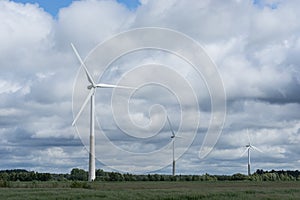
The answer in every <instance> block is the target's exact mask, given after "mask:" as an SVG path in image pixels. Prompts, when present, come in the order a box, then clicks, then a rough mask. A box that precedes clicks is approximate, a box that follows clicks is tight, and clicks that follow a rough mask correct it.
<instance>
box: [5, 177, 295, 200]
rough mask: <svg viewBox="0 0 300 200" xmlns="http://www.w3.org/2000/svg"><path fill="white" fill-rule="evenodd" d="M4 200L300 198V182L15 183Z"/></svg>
mask: <svg viewBox="0 0 300 200" xmlns="http://www.w3.org/2000/svg"><path fill="white" fill-rule="evenodd" d="M81 186H83V187H85V188H74V187H81ZM71 187H73V188H71ZM0 199H8V200H13V199H30V200H33V199H35V200H38V199H47V200H54V199H65V200H67V199H130V200H131V199H161V200H177V199H178V200H181V199H183V200H184V199H186V200H196V199H225V200H226V199H256V200H259V199H300V182H299V181H293V182H250V181H243V182H238V181H235V182H221V181H218V182H94V183H86V182H76V183H75V184H74V182H73V183H72V182H27V183H26V182H12V183H10V188H0Z"/></svg>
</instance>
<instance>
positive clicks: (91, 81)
mask: <svg viewBox="0 0 300 200" xmlns="http://www.w3.org/2000/svg"><path fill="white" fill-rule="evenodd" d="M71 46H72V49H73V51H74V53H75V54H76V56H77V58H78V60H79V61H80V63H81V65H82V66H83V69H84V71H85V74H86V76H87V79H88V81H89V82H90V83H91V84H92V85H93V86H95V85H96V84H95V82H94V80H93V77H92V76H91V74H90V73H89V71H88V69H87V67H86V65H85V64H84V62H83V61H82V59H81V57H80V55H79V53H78V51H77V49H76V48H75V46H74V45H73V43H71Z"/></svg>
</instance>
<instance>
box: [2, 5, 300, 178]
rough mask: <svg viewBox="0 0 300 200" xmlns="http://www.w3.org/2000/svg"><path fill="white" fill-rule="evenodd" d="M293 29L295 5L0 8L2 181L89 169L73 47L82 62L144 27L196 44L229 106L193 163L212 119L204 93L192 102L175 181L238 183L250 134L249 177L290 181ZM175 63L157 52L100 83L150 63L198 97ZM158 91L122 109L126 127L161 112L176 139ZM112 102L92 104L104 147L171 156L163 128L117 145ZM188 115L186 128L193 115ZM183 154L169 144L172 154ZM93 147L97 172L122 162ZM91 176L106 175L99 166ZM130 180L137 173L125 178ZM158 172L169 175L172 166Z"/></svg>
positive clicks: (299, 99)
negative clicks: (75, 97) (230, 179)
mask: <svg viewBox="0 0 300 200" xmlns="http://www.w3.org/2000/svg"><path fill="white" fill-rule="evenodd" d="M299 18H300V5H299V2H298V1H296V0H287V1H280V0H274V1H273V0H265V1H255V2H253V1H250V0H245V1H239V0H230V1H217V0H215V1H210V0H203V1H198V0H189V1H184V0H181V1H180V0H166V1H154V0H152V1H151V0H142V1H141V5H140V6H139V7H137V8H136V9H135V10H133V9H128V8H127V7H126V6H125V5H123V4H119V3H117V2H116V1H113V0H111V1H104V0H99V1H98V0H86V1H76V2H74V3H72V4H71V5H70V6H69V7H66V8H62V9H61V10H60V11H59V14H58V16H57V17H56V18H53V17H52V16H51V15H50V14H48V13H46V12H45V11H44V10H43V9H42V8H39V7H38V5H36V4H20V3H14V2H11V1H6V0H4V1H0V27H1V29H0V69H1V74H0V169H11V168H25V169H28V170H37V171H41V172H69V171H70V169H72V168H75V167H79V168H84V169H87V164H88V161H87V159H88V152H87V151H86V149H85V147H84V145H83V144H82V142H81V140H80V137H79V136H78V134H77V133H76V130H75V129H74V128H73V127H71V123H72V120H73V115H72V91H73V83H74V81H75V78H76V75H77V73H78V70H79V62H78V60H77V59H76V57H75V55H74V53H73V52H72V49H71V47H70V43H71V42H73V43H74V44H75V45H76V47H77V48H78V50H79V52H80V54H81V56H82V57H85V56H87V55H88V53H89V51H90V50H91V49H93V48H94V47H95V46H96V45H97V44H99V43H101V42H103V41H104V40H106V39H108V38H110V37H112V36H113V35H115V34H117V33H119V32H122V31H126V30H129V29H132V28H141V27H163V28H170V29H174V30H176V31H180V32H182V33H184V34H186V35H188V36H190V37H191V38H193V39H194V40H195V41H197V42H199V43H200V44H201V45H202V46H203V47H204V48H205V49H206V52H207V54H208V55H209V56H210V57H211V59H212V60H213V61H214V62H215V64H216V65H217V66H218V70H219V72H220V75H221V77H222V79H223V83H224V88H225V91H226V94H227V102H226V103H227V117H226V122H225V125H224V129H223V132H222V135H221V137H220V139H219V141H218V143H217V145H216V146H215V148H214V150H213V151H212V152H211V154H209V156H208V157H206V158H204V159H199V158H198V151H199V147H200V145H201V143H202V140H203V137H204V133H205V131H206V129H207V125H208V121H209V117H210V110H211V109H210V103H209V102H208V99H209V96H208V92H207V91H204V92H201V93H200V92H199V94H196V95H198V97H199V99H200V102H199V107H200V116H201V121H200V126H199V129H198V131H197V132H198V134H197V135H196V137H195V140H194V142H193V145H191V147H190V149H189V150H188V151H187V152H186V153H185V154H184V155H183V156H182V157H180V158H179V159H178V161H177V172H178V173H187V174H192V173H196V174H202V173H212V174H232V173H238V172H239V173H246V172H247V166H246V165H247V158H246V157H245V155H244V156H243V157H241V154H242V153H243V151H244V150H245V147H244V146H245V145H246V144H247V143H248V136H247V133H246V130H247V129H248V130H249V135H250V138H251V142H252V143H253V144H254V145H255V146H256V147H258V148H260V149H261V150H262V151H263V153H259V152H255V151H253V153H252V160H251V161H252V170H256V169H258V168H259V169H265V170H270V169H299V166H300V149H299V145H300V112H299V111H300V57H299V55H300V23H299ZM120 45H121V44H120ZM150 58H151V59H150ZM176 59H178V58H173V57H172V55H168V54H166V53H164V52H153V51H147V52H142V53H141V52H136V53H135V54H132V55H128V57H127V58H124V59H123V60H122V59H120V60H119V61H116V63H115V64H114V65H113V66H112V68H111V69H110V71H108V72H107V80H106V81H107V82H108V81H109V80H111V81H112V82H113V81H116V80H117V77H120V76H122V73H125V72H126V70H128V69H131V68H130V67H129V65H130V64H132V65H131V66H138V65H141V64H145V63H149V62H152V63H153V62H155V63H162V64H164V65H168V66H173V65H174V66H175V71H177V72H179V73H181V74H185V75H184V76H185V77H188V78H190V80H191V84H192V85H193V84H194V86H195V87H196V88H197V87H198V91H202V89H203V88H205V84H204V82H203V80H202V81H201V79H200V78H199V77H197V76H193V75H192V74H193V73H192V72H190V71H189V69H188V66H186V65H185V64H184V63H180V61H177V60H176ZM149 60H151V61H149ZM126 63H127V65H126ZM128 63H129V64H128ZM176 63H177V67H176ZM178 63H180V64H182V65H178ZM182 66H183V67H182ZM114 67H115V68H114ZM185 67H186V68H185ZM81 72H82V71H81ZM153 73H155V72H154V71H153ZM149 76H158V77H160V76H161V77H163V75H161V74H149ZM198 82H199V83H198ZM85 87H86V86H83V88H85ZM155 87H157V86H150V87H149V88H147V87H145V88H144V89H143V90H141V91H139V92H137V93H136V94H135V96H134V97H135V101H133V102H132V103H131V104H130V106H131V111H132V112H133V116H132V117H133V118H134V119H133V120H134V121H135V122H136V123H138V125H140V126H145V125H147V124H148V123H149V120H150V119H149V118H150V115H151V114H149V113H148V111H149V110H148V109H149V107H150V106H151V105H153V104H156V103H159V104H162V105H164V106H165V107H166V110H167V112H168V113H169V115H171V116H172V117H171V118H172V121H173V124H174V128H175V130H177V129H178V126H179V124H180V114H181V113H180V112H179V111H178V104H176V98H175V97H174V96H173V97H172V94H170V93H168V91H167V90H164V89H162V88H161V89H158V88H155ZM86 92H88V91H85V92H83V96H82V98H84V97H85V96H84V95H86ZM181 92H184V91H181ZM97 94H98V93H97ZM99 94H100V92H99ZM109 97H110V93H109V91H108V92H107V91H106V92H103V93H102V97H98V96H97V102H98V103H97V115H98V119H99V120H100V121H102V124H101V126H102V128H103V129H107V135H108V137H109V139H110V140H111V141H113V142H115V144H117V145H118V146H121V147H122V148H123V149H124V150H126V151H132V152H135V153H144V152H148V151H156V150H159V149H160V148H163V147H164V146H166V145H170V138H169V136H170V134H171V133H170V130H169V128H168V126H164V127H163V128H162V130H161V132H160V134H158V135H157V137H154V138H151V140H132V138H128V137H125V136H124V135H122V134H121V131H120V130H119V129H118V128H117V126H116V124H115V122H113V121H112V120H113V118H112V114H111V112H112V111H111V107H110V99H109ZM168 102H169V103H168ZM170 102H171V103H170ZM187 102H188V101H185V102H184V103H187ZM187 111H188V112H189V113H190V116H194V115H197V113H198V112H199V111H197V110H187ZM164 114H165V113H160V115H159V116H156V117H158V118H152V119H151V120H154V121H153V123H154V124H153V127H155V125H156V124H155V123H157V124H160V123H161V120H162V119H164V120H165V115H164ZM86 115H88V110H87V111H86ZM155 119H157V120H156V121H155ZM190 120H193V118H191V119H190ZM86 121H87V122H88V118H86ZM86 126H87V127H88V124H86ZM83 128H84V127H83ZM87 130H88V129H87ZM189 131H190V130H189V129H188V125H186V127H185V129H184V130H183V133H182V135H183V136H184V135H186V136H189V134H190V132H189ZM147 133H149V134H151V131H150V132H146V133H145V134H147ZM141 134H142V133H141ZM87 137H88V135H87ZM83 141H84V138H83ZM83 143H84V142H83ZM180 143H182V142H180V141H179V140H178V149H179V150H178V151H180V148H181V146H180ZM99 145H100V144H99ZM101 145H102V146H101V149H102V150H101V151H102V153H103V154H104V157H105V158H104V160H105V159H106V160H107V159H108V160H109V159H110V160H118V159H124V158H122V157H118V156H119V155H117V154H115V153H114V152H113V151H111V149H109V147H108V146H107V149H106V148H105V147H106V146H105V145H106V144H101ZM169 147H170V146H169ZM168 151H169V152H170V154H168V155H166V154H162V155H160V156H161V158H159V159H161V160H163V161H165V160H167V161H168V162H171V148H169V150H168ZM168 159H169V160H168ZM136 162H137V163H141V162H144V163H145V165H147V166H149V170H150V171H151V170H152V169H154V168H152V166H151V165H154V164H153V163H152V162H151V161H150V160H147V159H143V157H141V156H140V157H137V158H136ZM132 166H135V163H132V165H131V167H132ZM110 167H115V168H118V167H116V166H110ZM97 168H104V169H106V170H112V168H109V167H106V166H103V164H101V163H100V162H97ZM122 169H126V167H124V168H122ZM133 169H134V167H133ZM128 170H129V169H128ZM129 171H131V172H134V170H132V168H131V170H129ZM159 172H160V173H170V172H171V166H170V165H168V166H166V167H165V168H163V169H161V170H160V171H159Z"/></svg>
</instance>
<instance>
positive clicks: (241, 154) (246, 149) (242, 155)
mask: <svg viewBox="0 0 300 200" xmlns="http://www.w3.org/2000/svg"><path fill="white" fill-rule="evenodd" d="M248 149H249V147H247V148H246V150H245V151H244V152H243V153H242V154H241V157H242V156H243V155H245V153H246V152H247V151H248Z"/></svg>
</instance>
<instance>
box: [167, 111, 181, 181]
mask: <svg viewBox="0 0 300 200" xmlns="http://www.w3.org/2000/svg"><path fill="white" fill-rule="evenodd" d="M167 120H168V124H169V126H170V129H171V132H172V136H171V139H172V149H173V168H172V175H173V176H175V138H180V137H179V136H176V135H175V133H174V129H173V126H172V124H171V121H170V119H169V116H168V115H167Z"/></svg>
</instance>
